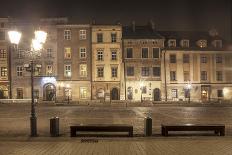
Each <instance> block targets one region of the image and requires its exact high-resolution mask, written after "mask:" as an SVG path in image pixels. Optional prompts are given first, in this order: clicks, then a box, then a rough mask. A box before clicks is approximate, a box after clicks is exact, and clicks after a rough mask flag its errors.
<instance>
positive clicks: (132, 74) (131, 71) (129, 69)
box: [126, 67, 134, 76]
mask: <svg viewBox="0 0 232 155" xmlns="http://www.w3.org/2000/svg"><path fill="white" fill-rule="evenodd" d="M126 71H127V76H134V67H127V69H126Z"/></svg>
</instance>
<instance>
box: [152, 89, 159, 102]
mask: <svg viewBox="0 0 232 155" xmlns="http://www.w3.org/2000/svg"><path fill="white" fill-rule="evenodd" d="M153 93H154V101H160V89H159V88H156V89H154V91H153Z"/></svg>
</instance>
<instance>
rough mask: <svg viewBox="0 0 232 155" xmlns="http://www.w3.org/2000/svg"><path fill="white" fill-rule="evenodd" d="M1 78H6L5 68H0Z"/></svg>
mask: <svg viewBox="0 0 232 155" xmlns="http://www.w3.org/2000/svg"><path fill="white" fill-rule="evenodd" d="M1 76H2V77H6V76H7V68H6V67H1Z"/></svg>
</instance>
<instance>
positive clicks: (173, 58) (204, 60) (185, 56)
mask: <svg viewBox="0 0 232 155" xmlns="http://www.w3.org/2000/svg"><path fill="white" fill-rule="evenodd" d="M182 60H183V63H189V60H190V59H189V54H183V59H182ZM215 60H216V63H222V60H223V58H222V55H216V57H215ZM207 62H208V57H207V56H201V63H207ZM170 63H176V54H170Z"/></svg>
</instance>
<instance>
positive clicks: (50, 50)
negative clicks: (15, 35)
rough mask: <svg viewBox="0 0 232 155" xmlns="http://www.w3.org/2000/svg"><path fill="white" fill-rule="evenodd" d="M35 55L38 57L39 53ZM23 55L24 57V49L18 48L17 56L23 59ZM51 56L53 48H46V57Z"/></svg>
mask: <svg viewBox="0 0 232 155" xmlns="http://www.w3.org/2000/svg"><path fill="white" fill-rule="evenodd" d="M37 56H38V57H40V56H41V55H37ZM24 57H25V50H22V49H18V53H17V58H18V59H23V58H24ZM52 57H53V50H52V49H51V48H48V49H47V53H46V58H52Z"/></svg>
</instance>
